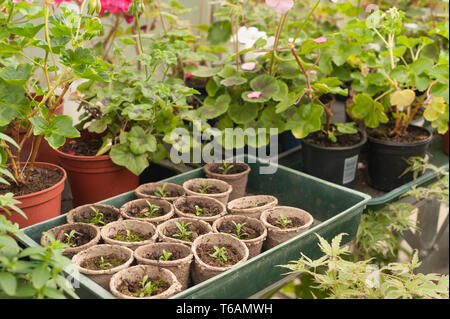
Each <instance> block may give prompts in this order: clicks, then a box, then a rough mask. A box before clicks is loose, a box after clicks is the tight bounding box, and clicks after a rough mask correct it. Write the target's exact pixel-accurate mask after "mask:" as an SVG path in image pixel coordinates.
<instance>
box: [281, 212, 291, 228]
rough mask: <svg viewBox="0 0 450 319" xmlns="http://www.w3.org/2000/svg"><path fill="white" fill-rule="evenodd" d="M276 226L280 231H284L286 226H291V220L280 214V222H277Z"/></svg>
mask: <svg viewBox="0 0 450 319" xmlns="http://www.w3.org/2000/svg"><path fill="white" fill-rule="evenodd" d="M277 224H279V225H280V227H281V228H282V229H285V228H286V227H287V225H289V224H292V220H289V219H287V217H286V216H284V215H283V214H280V220H279V221H277Z"/></svg>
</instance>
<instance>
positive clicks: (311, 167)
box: [286, 125, 448, 195]
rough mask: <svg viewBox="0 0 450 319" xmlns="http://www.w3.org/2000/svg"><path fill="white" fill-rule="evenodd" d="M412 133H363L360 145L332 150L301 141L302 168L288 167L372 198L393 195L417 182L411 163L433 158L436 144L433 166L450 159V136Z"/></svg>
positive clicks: (414, 129) (418, 130)
mask: <svg viewBox="0 0 450 319" xmlns="http://www.w3.org/2000/svg"><path fill="white" fill-rule="evenodd" d="M408 132H409V133H410V134H408V135H406V136H404V137H403V138H400V139H391V138H387V137H384V135H382V134H379V132H377V131H376V130H372V131H371V132H370V133H369V134H367V133H366V132H364V133H363V132H359V138H358V140H357V141H351V142H349V144H350V146H340V147H335V146H329V145H330V143H327V142H326V141H325V143H323V144H321V143H320V142H318V141H317V140H316V141H311V140H310V139H304V140H302V141H301V144H302V147H301V164H298V163H292V162H291V163H287V164H286V165H288V166H289V167H292V168H297V169H301V170H302V171H303V172H305V173H307V174H311V175H313V176H316V177H319V178H321V179H324V180H327V181H330V182H333V183H336V184H339V185H344V186H348V187H352V188H356V189H360V190H363V191H367V192H368V193H370V194H371V195H373V194H381V193H382V192H391V191H393V190H395V189H397V188H399V187H401V186H403V185H405V184H407V183H409V182H411V181H413V179H414V177H413V176H414V173H413V171H408V172H406V173H405V171H406V170H407V168H408V167H409V166H410V165H411V162H410V161H409V160H410V159H411V158H417V157H421V158H424V157H425V155H426V154H427V152H428V154H430V153H431V152H430V146H431V145H432V144H436V145H434V146H433V148H432V151H433V154H430V155H431V157H432V158H431V161H430V163H434V164H437V166H442V165H445V164H448V156H446V155H445V154H444V153H446V154H447V155H448V132H447V133H446V135H445V136H441V135H434V134H433V132H432V130H430V129H429V128H427V127H421V126H413V125H410V127H409V128H408ZM324 140H327V139H323V140H322V141H324ZM332 144H333V143H331V145H332ZM442 145H444V148H443V147H442ZM299 166H300V168H299ZM421 173H422V172H421ZM421 173H419V176H420V175H421ZM369 188H371V189H372V192H371V191H369Z"/></svg>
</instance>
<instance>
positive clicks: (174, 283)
mask: <svg viewBox="0 0 450 319" xmlns="http://www.w3.org/2000/svg"><path fill="white" fill-rule="evenodd" d="M144 276H148V280H149V281H151V282H153V281H158V280H163V281H165V282H166V283H168V284H169V287H168V289H167V290H165V291H164V292H162V293H160V294H157V295H154V296H147V297H135V296H132V295H128V294H125V293H123V292H122V290H123V289H124V290H126V289H127V288H128V287H129V285H139V284H140V283H141V282H142V280H143V278H144ZM109 287H110V289H111V292H112V293H113V295H114V296H116V297H117V298H120V299H166V298H170V297H171V296H173V295H175V294H177V293H179V292H180V291H181V284H180V283H179V282H178V280H177V277H175V275H174V274H173V273H172V272H171V271H170V270H167V269H164V268H161V267H156V266H150V265H137V266H133V267H130V268H126V269H123V270H121V271H119V272H118V273H116V274H114V275H113V276H112V278H111V281H110V282H109Z"/></svg>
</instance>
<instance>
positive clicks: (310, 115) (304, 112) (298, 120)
mask: <svg viewBox="0 0 450 319" xmlns="http://www.w3.org/2000/svg"><path fill="white" fill-rule="evenodd" d="M322 113H323V108H322V106H320V105H318V104H306V105H302V106H300V107H299V108H298V109H297V111H296V112H295V114H294V116H292V117H291V118H290V119H289V120H288V122H287V124H286V129H290V130H291V132H292V134H293V135H294V136H295V137H296V138H304V137H306V136H308V135H309V134H310V133H313V132H315V131H318V130H320V128H321V127H322V121H321V116H322Z"/></svg>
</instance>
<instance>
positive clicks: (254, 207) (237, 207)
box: [227, 195, 278, 219]
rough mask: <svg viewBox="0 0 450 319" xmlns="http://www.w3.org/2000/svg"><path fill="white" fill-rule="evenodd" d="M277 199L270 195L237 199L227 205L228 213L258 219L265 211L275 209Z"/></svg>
mask: <svg viewBox="0 0 450 319" xmlns="http://www.w3.org/2000/svg"><path fill="white" fill-rule="evenodd" d="M277 204H278V199H277V198H276V197H275V196H272V195H253V196H245V197H241V198H237V199H235V200H232V201H231V202H229V203H228V205H227V209H228V212H229V213H230V214H232V215H243V216H247V217H252V218H256V219H259V217H260V216H261V213H262V212H263V211H265V210H266V209H270V208H272V207H275V206H276V205H277Z"/></svg>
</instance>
